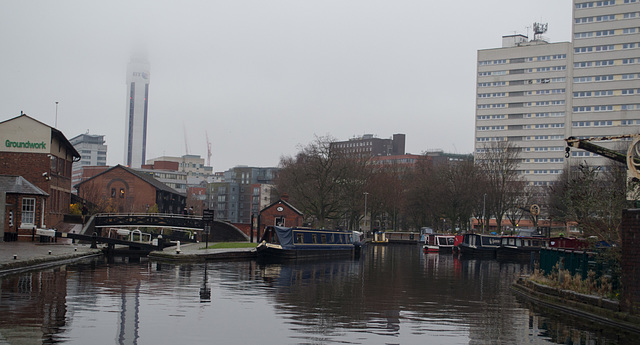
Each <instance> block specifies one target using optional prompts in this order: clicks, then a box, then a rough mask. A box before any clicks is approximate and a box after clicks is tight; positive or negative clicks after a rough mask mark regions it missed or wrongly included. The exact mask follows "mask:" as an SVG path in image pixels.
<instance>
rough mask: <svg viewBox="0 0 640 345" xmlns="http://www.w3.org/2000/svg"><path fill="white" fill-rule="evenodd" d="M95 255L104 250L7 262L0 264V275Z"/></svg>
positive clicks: (56, 264) (61, 263)
mask: <svg viewBox="0 0 640 345" xmlns="http://www.w3.org/2000/svg"><path fill="white" fill-rule="evenodd" d="M95 256H102V252H101V251H99V250H97V251H91V252H84V253H73V254H68V255H56V256H53V257H51V258H48V257H47V258H34V259H29V260H24V261H19V262H16V263H6V264H2V265H0V276H3V275H7V274H13V273H19V272H25V271H31V270H38V269H42V268H47V267H52V266H60V265H64V264H68V263H70V262H74V261H77V260H81V259H86V258H91V257H95Z"/></svg>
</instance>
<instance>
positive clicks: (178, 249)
mask: <svg viewBox="0 0 640 345" xmlns="http://www.w3.org/2000/svg"><path fill="white" fill-rule="evenodd" d="M176 254H180V241H178V243H177V244H176Z"/></svg>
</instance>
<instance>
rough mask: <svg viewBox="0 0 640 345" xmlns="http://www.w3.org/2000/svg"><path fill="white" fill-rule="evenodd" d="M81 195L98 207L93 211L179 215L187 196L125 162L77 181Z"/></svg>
mask: <svg viewBox="0 0 640 345" xmlns="http://www.w3.org/2000/svg"><path fill="white" fill-rule="evenodd" d="M75 187H76V189H77V190H78V196H79V197H80V198H83V199H85V200H87V202H89V203H90V204H92V205H93V207H94V208H95V209H94V210H91V211H92V212H111V213H146V212H148V211H149V210H150V209H151V210H154V209H155V207H154V205H157V212H158V213H172V214H180V213H182V210H183V209H184V207H185V205H186V197H185V196H184V195H182V194H180V193H178V192H177V191H176V190H174V189H172V188H171V187H169V186H167V185H165V184H164V183H162V182H160V181H158V180H156V179H155V178H153V177H152V176H151V175H150V174H147V173H144V172H140V171H137V170H134V169H131V168H127V167H125V166H122V165H117V166H115V167H112V168H110V169H108V170H106V171H104V172H102V173H100V174H97V175H96V176H94V177H91V178H89V179H87V180H85V181H82V182H80V183H79V184H77V185H76V186H75Z"/></svg>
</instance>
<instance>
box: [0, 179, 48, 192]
mask: <svg viewBox="0 0 640 345" xmlns="http://www.w3.org/2000/svg"><path fill="white" fill-rule="evenodd" d="M0 191H3V192H7V193H11V194H30V195H44V196H49V194H47V193H46V192H45V191H43V190H42V189H40V188H38V187H37V186H36V185H34V184H33V183H31V182H29V181H27V180H26V179H25V178H24V177H22V176H12V175H0Z"/></svg>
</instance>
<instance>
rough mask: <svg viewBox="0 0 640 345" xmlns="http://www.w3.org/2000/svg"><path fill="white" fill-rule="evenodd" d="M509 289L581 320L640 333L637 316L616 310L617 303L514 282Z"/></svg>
mask: <svg viewBox="0 0 640 345" xmlns="http://www.w3.org/2000/svg"><path fill="white" fill-rule="evenodd" d="M511 289H512V290H513V291H514V292H516V293H518V294H519V295H521V296H524V297H525V298H528V299H530V300H533V301H535V302H538V303H539V304H541V305H543V306H545V307H549V308H553V309H556V310H559V311H562V312H565V313H568V314H572V315H575V316H578V317H581V318H584V319H588V320H591V321H595V322H600V323H603V324H606V325H608V326H610V327H613V328H618V329H624V330H626V331H629V332H633V333H638V334H640V317H638V316H636V315H632V314H629V313H626V312H622V311H620V306H619V303H618V302H617V301H614V300H610V299H606V298H603V297H599V296H593V295H585V294H581V293H576V292H574V291H570V290H563V289H558V288H554V287H550V286H546V285H542V284H539V283H536V282H534V281H531V280H529V279H528V278H527V277H520V278H519V279H517V280H516V281H515V282H514V283H513V285H512V286H511Z"/></svg>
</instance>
